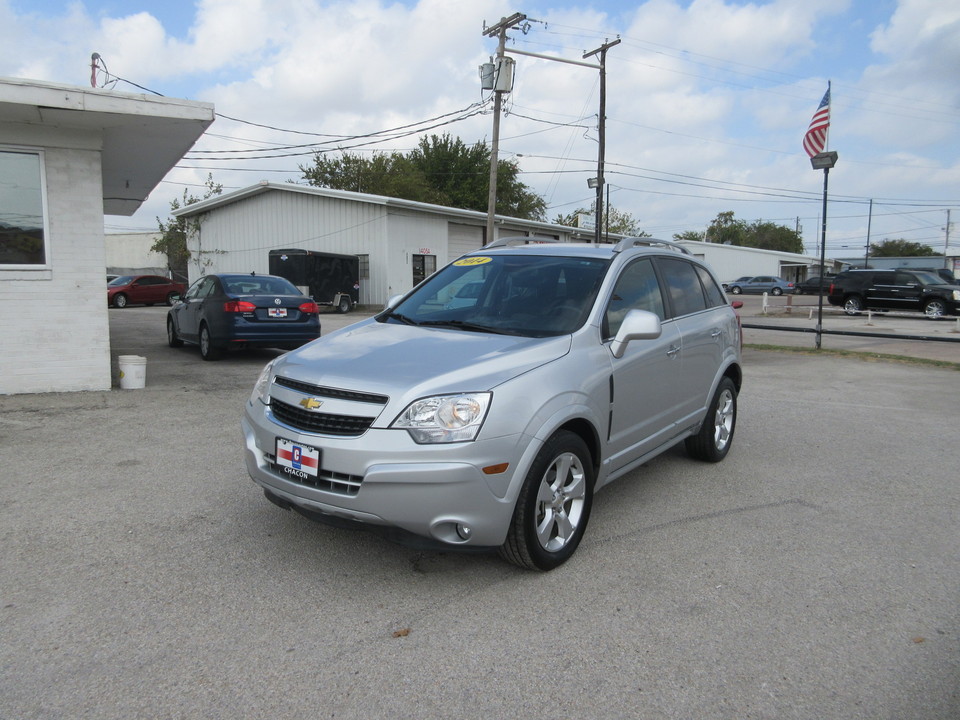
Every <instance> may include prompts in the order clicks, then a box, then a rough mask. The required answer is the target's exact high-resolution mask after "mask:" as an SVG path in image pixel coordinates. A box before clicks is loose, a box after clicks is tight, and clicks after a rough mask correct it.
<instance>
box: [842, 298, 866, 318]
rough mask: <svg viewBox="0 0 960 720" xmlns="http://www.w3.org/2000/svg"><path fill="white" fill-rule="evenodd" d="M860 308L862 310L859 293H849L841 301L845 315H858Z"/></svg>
mask: <svg viewBox="0 0 960 720" xmlns="http://www.w3.org/2000/svg"><path fill="white" fill-rule="evenodd" d="M861 310H863V300H861V299H860V296H859V295H850V296H849V297H848V298H847V299H846V300H844V301H843V311H844V312H845V313H846V314H847V315H859V314H860V311H861Z"/></svg>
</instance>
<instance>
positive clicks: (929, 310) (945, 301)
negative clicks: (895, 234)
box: [827, 270, 960, 319]
mask: <svg viewBox="0 0 960 720" xmlns="http://www.w3.org/2000/svg"><path fill="white" fill-rule="evenodd" d="M827 300H828V301H829V302H830V304H831V305H837V306H839V307H842V308H843V309H844V311H845V312H846V313H847V315H856V314H857V313H859V312H860V311H862V310H907V311H919V312H923V313H924V314H925V315H926V316H927V317H928V318H931V319H937V318H940V317H943V316H944V315H957V314H960V286H958V285H948V284H946V283H945V282H944V280H943V278H941V277H940V276H939V275H937V274H935V273H932V272H925V271H923V270H846V271H844V272H842V273H839V274H838V275H837V276H836V277H835V278H834V279H833V283H832V284H831V285H830V294H829V295H828V296H827Z"/></svg>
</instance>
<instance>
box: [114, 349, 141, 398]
mask: <svg viewBox="0 0 960 720" xmlns="http://www.w3.org/2000/svg"><path fill="white" fill-rule="evenodd" d="M117 360H119V362H120V387H121V388H122V389H124V390H137V389H139V388H142V387H143V386H144V385H146V384H147V359H146V358H145V357H141V356H140V355H121V356H120V357H119V358H117Z"/></svg>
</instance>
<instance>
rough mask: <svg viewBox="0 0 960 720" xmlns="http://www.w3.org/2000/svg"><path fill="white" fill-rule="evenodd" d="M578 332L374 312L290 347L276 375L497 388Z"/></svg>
mask: <svg viewBox="0 0 960 720" xmlns="http://www.w3.org/2000/svg"><path fill="white" fill-rule="evenodd" d="M570 343H571V337H570V336H569V335H563V336H560V337H552V338H524V337H514V336H509V335H491V334H487V333H478V332H465V331H460V330H449V329H440V328H424V327H412V326H410V325H400V324H396V323H380V322H377V321H376V320H374V319H372V318H371V319H369V320H365V321H362V322H360V323H357V324H356V325H352V326H350V327H347V328H344V329H343V330H338V331H336V332H333V333H331V334H330V335H325V336H324V337H322V338H320V339H318V340H315V341H313V342H311V343H309V344H307V345H304V346H303V347H301V348H299V349H298V350H294V351H292V352H289V353H287V354H286V355H284V356H283V357H282V358H281V359H279V360H277V362H276V364H275V365H274V372H275V373H276V374H277V375H281V376H284V377H289V378H291V379H296V380H301V381H304V382H308V383H312V384H314V385H322V386H324V387H334V388H343V389H350V390H357V391H361V392H372V393H379V394H382V395H387V396H389V397H391V398H392V399H401V398H406V399H413V398H418V397H424V396H426V395H434V394H442V393H448V392H449V393H453V392H469V391H483V390H490V389H492V388H494V387H496V386H497V385H500V384H501V383H503V382H506V381H507V380H510V379H512V378H514V377H516V376H518V375H521V374H523V373H525V372H527V371H529V370H531V369H533V368H535V367H538V366H540V365H543V364H545V363H548V362H551V361H553V360H556V359H557V358H559V357H562V356H563V355H565V354H566V353H568V352H569V350H570Z"/></svg>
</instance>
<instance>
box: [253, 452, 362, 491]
mask: <svg viewBox="0 0 960 720" xmlns="http://www.w3.org/2000/svg"><path fill="white" fill-rule="evenodd" d="M266 460H267V462H268V463H270V467H271V468H273V470H274V472H276V473H277V475H279V476H280V477H282V478H283V479H284V480H287V481H289V482H292V483H296V484H297V485H303V486H305V487H312V488H317V489H318V490H325V491H327V492H331V493H336V494H338V495H349V496H351V497H353V496H354V495H356V494H357V493H358V492H360V485H361V484H362V483H363V477H362V476H360V475H348V474H347V473H338V472H333V471H332V470H325V469H323V468H320V474H319V475H318V476H317V477H315V478H301V477H297V476H296V475H291V474H288V473H285V472H284V471H283V468H282V467H281V466H280V465H277V458H276V456H275V455H266Z"/></svg>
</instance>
